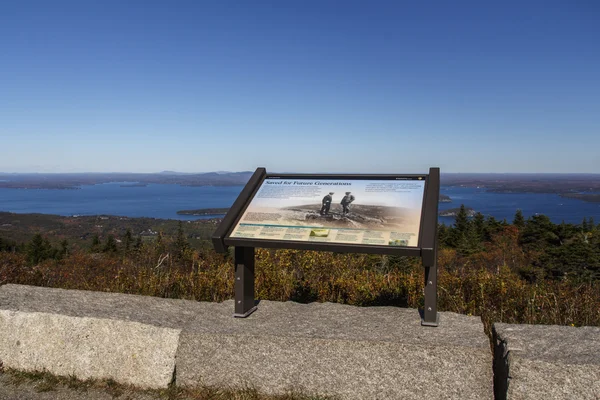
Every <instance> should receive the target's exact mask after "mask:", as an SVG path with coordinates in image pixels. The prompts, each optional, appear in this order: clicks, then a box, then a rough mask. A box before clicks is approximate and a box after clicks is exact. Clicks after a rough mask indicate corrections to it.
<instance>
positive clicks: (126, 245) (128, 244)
mask: <svg viewBox="0 0 600 400" xmlns="http://www.w3.org/2000/svg"><path fill="white" fill-rule="evenodd" d="M131 243H133V236H132V235H131V229H129V228H127V231H126V232H125V236H123V247H124V248H125V252H126V253H129V249H130V248H131Z"/></svg>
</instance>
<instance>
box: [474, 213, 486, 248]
mask: <svg viewBox="0 0 600 400" xmlns="http://www.w3.org/2000/svg"><path fill="white" fill-rule="evenodd" d="M473 229H474V231H475V232H474V233H475V236H476V237H477V238H478V241H479V242H481V241H483V240H485V217H484V216H483V214H482V213H480V212H478V213H476V214H475V217H474V218H473Z"/></svg>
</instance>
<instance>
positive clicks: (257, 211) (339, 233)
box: [230, 176, 425, 247]
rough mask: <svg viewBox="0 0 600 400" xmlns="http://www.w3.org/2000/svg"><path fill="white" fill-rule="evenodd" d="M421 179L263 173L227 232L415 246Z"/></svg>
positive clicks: (244, 235) (256, 236)
mask: <svg viewBox="0 0 600 400" xmlns="http://www.w3.org/2000/svg"><path fill="white" fill-rule="evenodd" d="M424 189H425V178H424V177H422V176H419V177H402V176H398V177H389V178H387V179H370V180H365V179H360V178H356V179H311V178H278V177H268V178H266V179H265V180H264V181H263V183H262V185H261V186H260V188H259V189H258V191H257V192H256V195H255V196H254V198H253V199H252V200H251V202H250V204H249V205H248V207H247V208H246V210H245V212H244V213H243V215H242V217H241V218H240V220H239V222H238V223H237V225H236V226H235V227H234V228H233V230H232V232H231V234H230V237H234V238H254V239H266V240H274V239H275V240H285V241H303V242H321V243H350V244H361V245H383V246H411V247H417V245H418V240H419V231H420V226H421V210H422V207H423V195H424Z"/></svg>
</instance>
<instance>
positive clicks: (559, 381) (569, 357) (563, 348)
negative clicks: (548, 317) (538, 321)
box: [493, 323, 600, 400]
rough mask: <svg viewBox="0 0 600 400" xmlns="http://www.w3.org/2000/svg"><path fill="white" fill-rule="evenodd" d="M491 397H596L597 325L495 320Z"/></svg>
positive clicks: (599, 387)
mask: <svg viewBox="0 0 600 400" xmlns="http://www.w3.org/2000/svg"><path fill="white" fill-rule="evenodd" d="M493 336H494V343H495V350H494V352H495V362H494V375H495V376H494V390H495V392H496V399H511V400H519V399H543V400H549V399H590V400H591V399H593V400H597V399H600V328H597V327H582V328H575V327H569V326H555V325H510V324H500V323H497V324H494V327H493Z"/></svg>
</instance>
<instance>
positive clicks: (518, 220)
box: [513, 209, 525, 230]
mask: <svg viewBox="0 0 600 400" xmlns="http://www.w3.org/2000/svg"><path fill="white" fill-rule="evenodd" d="M513 225H514V226H516V227H517V228H519V230H521V229H523V228H524V227H525V218H524V217H523V212H522V211H521V209H518V210H517V212H516V213H515V219H513Z"/></svg>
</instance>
